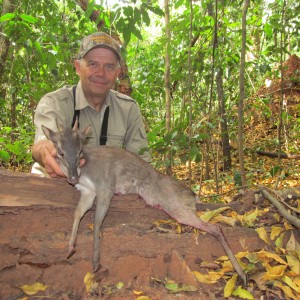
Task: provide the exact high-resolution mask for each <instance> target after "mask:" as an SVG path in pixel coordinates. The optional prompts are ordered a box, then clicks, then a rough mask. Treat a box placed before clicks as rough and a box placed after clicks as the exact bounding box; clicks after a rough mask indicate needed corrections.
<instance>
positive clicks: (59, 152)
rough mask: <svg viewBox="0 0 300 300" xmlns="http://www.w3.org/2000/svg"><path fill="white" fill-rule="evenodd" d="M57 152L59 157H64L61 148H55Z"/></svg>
mask: <svg viewBox="0 0 300 300" xmlns="http://www.w3.org/2000/svg"><path fill="white" fill-rule="evenodd" d="M57 154H58V155H59V156H61V157H64V153H63V152H62V151H61V149H57Z"/></svg>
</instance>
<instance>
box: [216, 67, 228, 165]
mask: <svg viewBox="0 0 300 300" xmlns="http://www.w3.org/2000/svg"><path fill="white" fill-rule="evenodd" d="M216 82H217V93H218V100H219V113H220V120H221V140H222V151H223V167H224V171H229V170H230V169H231V155H230V144H229V135H228V127H227V114H226V110H225V97H224V90H223V70H222V69H220V70H219V71H218V73H217V77H216Z"/></svg>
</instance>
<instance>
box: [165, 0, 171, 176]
mask: <svg viewBox="0 0 300 300" xmlns="http://www.w3.org/2000/svg"><path fill="white" fill-rule="evenodd" d="M164 9H165V27H166V37H167V42H166V52H165V92H166V129H167V132H170V130H171V81H170V46H171V45H170V44H171V43H170V42H171V31H170V11H169V0H164ZM167 157H168V160H169V164H168V165H167V167H166V172H167V174H168V175H172V154H171V152H168V153H167Z"/></svg>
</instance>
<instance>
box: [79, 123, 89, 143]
mask: <svg viewBox="0 0 300 300" xmlns="http://www.w3.org/2000/svg"><path fill="white" fill-rule="evenodd" d="M90 130H91V125H89V126H87V127H86V128H84V129H83V130H81V132H80V133H81V138H82V140H83V141H85V139H86V137H87V136H88V134H89V133H90Z"/></svg>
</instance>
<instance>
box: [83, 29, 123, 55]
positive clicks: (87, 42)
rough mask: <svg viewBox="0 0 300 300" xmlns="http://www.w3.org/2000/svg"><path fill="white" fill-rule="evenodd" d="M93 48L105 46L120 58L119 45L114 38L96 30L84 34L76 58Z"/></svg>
mask: <svg viewBox="0 0 300 300" xmlns="http://www.w3.org/2000/svg"><path fill="white" fill-rule="evenodd" d="M94 48H106V49H109V50H111V51H113V52H114V53H115V54H116V56H117V58H118V60H121V51H120V46H119V44H118V43H117V41H116V40H115V39H113V38H112V37H111V36H109V35H108V34H106V33H104V32H97V33H93V34H91V35H88V36H86V37H85V38H84V39H83V40H82V42H81V45H80V48H79V53H78V58H79V59H80V58H82V57H84V56H85V55H86V54H87V53H88V52H89V51H90V50H92V49H94Z"/></svg>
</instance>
